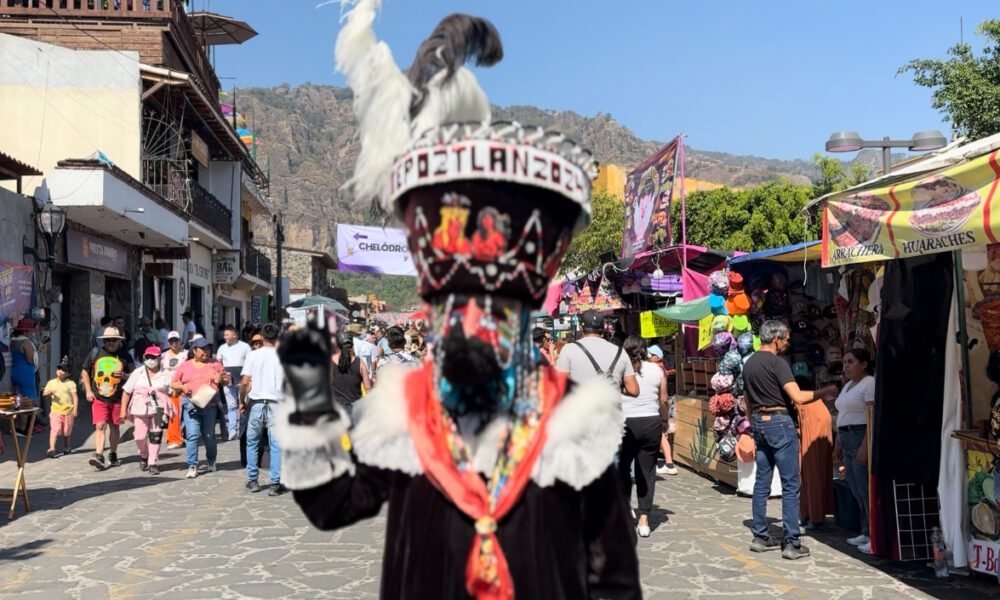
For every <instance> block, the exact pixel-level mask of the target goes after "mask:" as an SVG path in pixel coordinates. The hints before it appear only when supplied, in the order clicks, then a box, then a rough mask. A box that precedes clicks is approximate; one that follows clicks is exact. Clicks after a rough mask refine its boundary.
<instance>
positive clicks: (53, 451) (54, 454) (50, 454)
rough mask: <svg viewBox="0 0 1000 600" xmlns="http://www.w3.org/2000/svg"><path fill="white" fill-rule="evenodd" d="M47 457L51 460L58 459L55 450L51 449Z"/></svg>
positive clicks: (46, 454)
mask: <svg viewBox="0 0 1000 600" xmlns="http://www.w3.org/2000/svg"><path fill="white" fill-rule="evenodd" d="M45 456H48V457H49V458H55V457H56V451H55V449H53V448H49V451H48V452H46V453H45Z"/></svg>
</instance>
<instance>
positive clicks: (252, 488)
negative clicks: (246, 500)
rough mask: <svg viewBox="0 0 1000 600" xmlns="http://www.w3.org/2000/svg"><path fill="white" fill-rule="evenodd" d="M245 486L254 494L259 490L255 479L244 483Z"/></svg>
mask: <svg viewBox="0 0 1000 600" xmlns="http://www.w3.org/2000/svg"><path fill="white" fill-rule="evenodd" d="M246 488H247V490H249V491H250V492H253V493H255V494H256V493H257V492H259V491H260V484H259V483H257V482H256V481H248V482H247V484H246Z"/></svg>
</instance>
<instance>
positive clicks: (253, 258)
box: [243, 244, 271, 283]
mask: <svg viewBox="0 0 1000 600" xmlns="http://www.w3.org/2000/svg"><path fill="white" fill-rule="evenodd" d="M243 272H244V273H246V274H247V275H250V276H251V277H256V278H257V279H260V280H261V281H264V282H267V283H271V259H270V258H268V257H266V256H264V253H262V252H261V251H260V250H258V249H256V248H254V247H253V246H251V245H249V244H247V245H246V246H244V253H243Z"/></svg>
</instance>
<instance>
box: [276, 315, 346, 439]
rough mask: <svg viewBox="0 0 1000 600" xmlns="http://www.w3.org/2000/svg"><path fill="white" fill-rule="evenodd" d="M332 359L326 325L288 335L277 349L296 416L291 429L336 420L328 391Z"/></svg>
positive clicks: (309, 326) (331, 397)
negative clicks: (293, 402) (290, 390)
mask: <svg viewBox="0 0 1000 600" xmlns="http://www.w3.org/2000/svg"><path fill="white" fill-rule="evenodd" d="M332 355H333V349H332V345H331V343H330V332H329V331H328V330H327V328H326V327H325V324H320V325H319V326H317V325H316V324H315V323H310V324H309V325H308V327H306V328H303V329H297V330H295V331H291V332H289V333H287V334H285V336H284V337H283V338H282V340H281V343H280V344H279V345H278V358H279V359H281V366H282V367H283V368H284V370H285V379H286V380H287V381H288V384H289V386H291V388H292V396H293V397H294V399H295V412H293V413H292V415H291V417H290V419H289V420H290V421H291V423H292V424H293V425H313V424H315V423H316V422H318V421H320V420H324V421H331V420H337V419H338V418H339V415H338V413H337V411H336V410H335V409H334V404H333V392H332V390H331V388H330V360H331V356H332Z"/></svg>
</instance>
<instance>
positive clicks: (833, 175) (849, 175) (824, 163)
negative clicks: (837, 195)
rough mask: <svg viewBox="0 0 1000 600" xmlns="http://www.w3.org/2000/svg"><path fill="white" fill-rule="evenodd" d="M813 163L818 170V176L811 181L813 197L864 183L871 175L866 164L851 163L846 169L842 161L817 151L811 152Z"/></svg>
mask: <svg viewBox="0 0 1000 600" xmlns="http://www.w3.org/2000/svg"><path fill="white" fill-rule="evenodd" d="M813 164H814V165H816V170H817V171H818V172H819V176H818V177H817V178H816V179H815V180H814V181H813V187H812V191H813V197H814V198H819V197H821V196H825V195H827V194H829V193H831V192H839V191H841V190H846V189H847V188H849V187H853V186H855V185H858V184H861V183H864V182H865V181H867V180H868V178H869V177H871V171H870V169H869V168H868V166H867V165H863V164H861V163H851V165H850V169H847V168H845V167H844V163H843V162H842V161H840V160H837V159H836V158H832V157H830V156H823V155H822V154H819V153H816V154H813Z"/></svg>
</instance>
